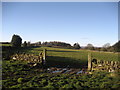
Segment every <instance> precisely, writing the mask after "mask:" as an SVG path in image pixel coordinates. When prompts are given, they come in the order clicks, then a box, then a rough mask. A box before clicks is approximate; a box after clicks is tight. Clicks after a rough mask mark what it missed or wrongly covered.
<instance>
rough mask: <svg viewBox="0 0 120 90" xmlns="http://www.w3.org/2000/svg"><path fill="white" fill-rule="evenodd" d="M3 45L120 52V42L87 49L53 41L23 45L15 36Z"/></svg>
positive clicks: (87, 47)
mask: <svg viewBox="0 0 120 90" xmlns="http://www.w3.org/2000/svg"><path fill="white" fill-rule="evenodd" d="M0 43H2V44H11V46H12V47H21V46H22V47H33V46H47V47H58V48H68V49H87V50H97V51H109V52H120V41H118V42H117V43H115V44H114V45H113V46H110V44H109V43H106V44H105V45H103V47H94V46H93V45H92V44H87V45H86V46H85V47H81V46H80V44H79V43H75V44H74V45H73V46H72V45H71V44H69V43H66V42H60V41H51V42H47V41H46V42H43V43H41V42H40V41H39V42H36V43H31V42H27V41H24V43H22V38H21V37H20V36H19V35H15V34H14V35H13V37H12V40H11V42H0Z"/></svg>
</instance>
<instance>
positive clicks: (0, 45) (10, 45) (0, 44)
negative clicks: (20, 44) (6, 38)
mask: <svg viewBox="0 0 120 90" xmlns="http://www.w3.org/2000/svg"><path fill="white" fill-rule="evenodd" d="M0 46H11V44H0Z"/></svg>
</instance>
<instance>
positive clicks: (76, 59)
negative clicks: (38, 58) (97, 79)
mask: <svg viewBox="0 0 120 90" xmlns="http://www.w3.org/2000/svg"><path fill="white" fill-rule="evenodd" d="M43 49H47V62H48V63H49V65H50V66H51V65H52V66H54V65H57V64H58V65H60V64H62V65H63V63H64V64H66V65H67V64H68V65H69V64H70V65H71V64H72V65H73V66H76V67H80V66H83V65H87V60H88V53H89V52H91V54H92V57H93V58H95V59H99V60H109V61H119V60H120V53H119V54H118V53H108V52H95V51H89V50H74V49H61V48H51V47H38V48H33V49H31V50H28V51H27V53H34V54H36V55H38V54H39V53H40V52H41V51H42V50H43ZM25 52H26V51H25Z"/></svg>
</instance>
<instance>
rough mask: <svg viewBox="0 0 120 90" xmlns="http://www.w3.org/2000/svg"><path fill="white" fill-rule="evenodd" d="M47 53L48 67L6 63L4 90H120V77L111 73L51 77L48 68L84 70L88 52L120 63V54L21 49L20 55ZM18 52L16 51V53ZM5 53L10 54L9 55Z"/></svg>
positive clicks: (36, 48)
mask: <svg viewBox="0 0 120 90" xmlns="http://www.w3.org/2000/svg"><path fill="white" fill-rule="evenodd" d="M43 49H47V59H46V62H47V63H46V66H45V67H44V69H43V68H41V67H31V66H29V65H28V64H27V62H25V61H18V60H12V59H11V60H3V61H2V66H3V70H2V72H3V76H2V79H3V80H2V82H3V88H74V89H79V88H86V89H88V88H119V86H120V78H119V73H117V74H114V75H111V73H109V72H97V71H96V72H91V73H90V74H89V73H87V72H85V73H81V74H76V73H70V74H68V73H49V72H48V68H51V67H57V68H66V67H67V66H68V65H69V68H74V69H76V70H77V69H79V70H82V69H83V68H86V67H87V59H88V52H91V53H92V56H93V58H97V59H100V60H110V61H111V60H112V61H119V60H120V59H119V57H118V56H119V54H118V53H108V52H94V51H90V50H75V49H62V48H52V47H34V48H27V49H19V51H20V52H25V53H32V54H35V55H38V54H39V53H40V52H42V50H43ZM15 51H16V50H15ZM4 53H6V54H7V52H6V51H4Z"/></svg>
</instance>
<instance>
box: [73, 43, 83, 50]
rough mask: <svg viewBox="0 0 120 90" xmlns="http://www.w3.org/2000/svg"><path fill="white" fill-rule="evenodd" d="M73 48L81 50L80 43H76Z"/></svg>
mask: <svg viewBox="0 0 120 90" xmlns="http://www.w3.org/2000/svg"><path fill="white" fill-rule="evenodd" d="M73 47H74V48H75V49H80V48H81V47H80V45H79V44H78V43H75V44H74V45H73Z"/></svg>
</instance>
